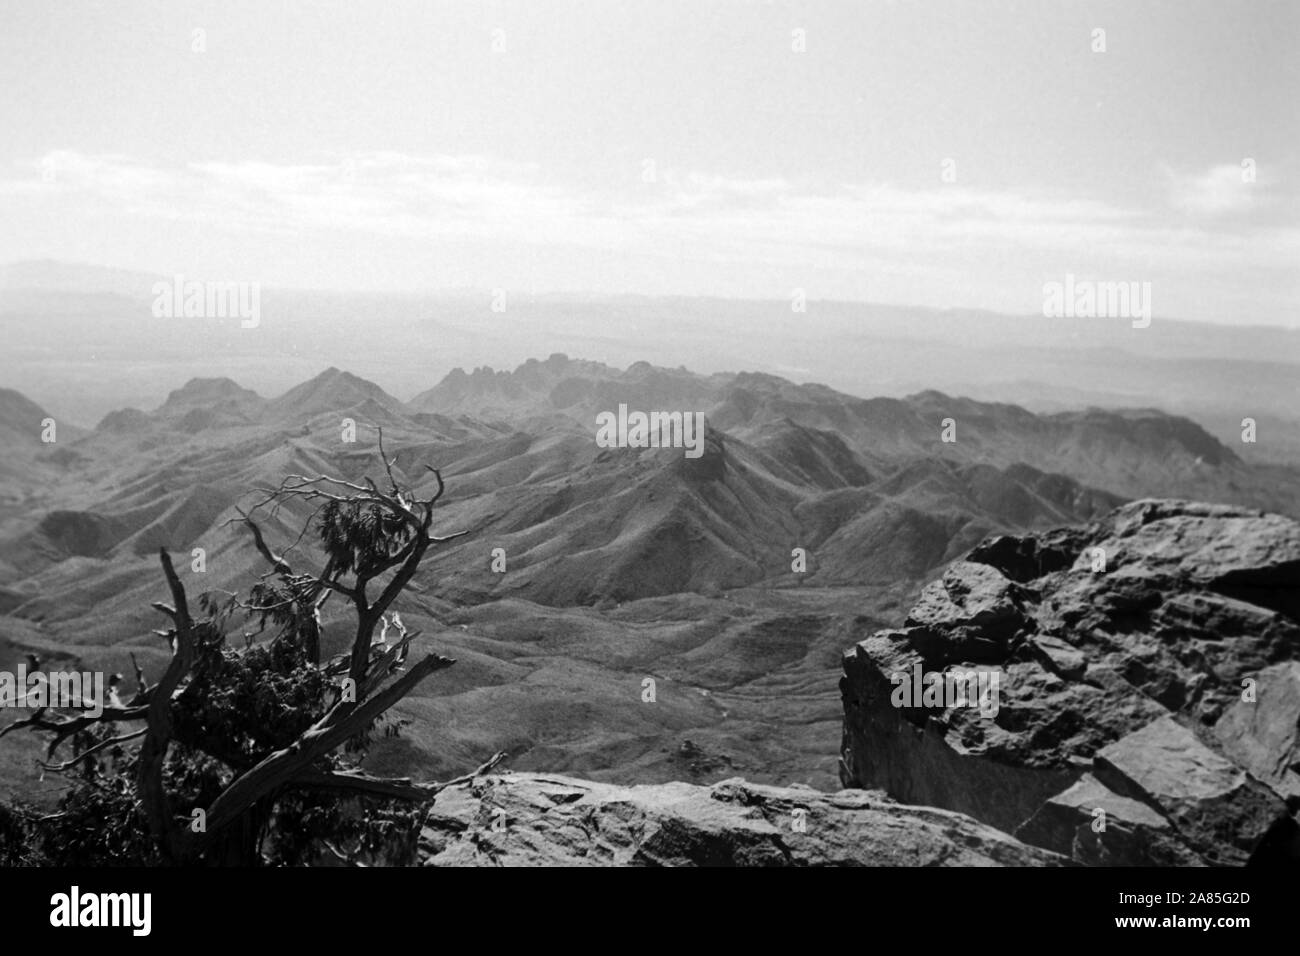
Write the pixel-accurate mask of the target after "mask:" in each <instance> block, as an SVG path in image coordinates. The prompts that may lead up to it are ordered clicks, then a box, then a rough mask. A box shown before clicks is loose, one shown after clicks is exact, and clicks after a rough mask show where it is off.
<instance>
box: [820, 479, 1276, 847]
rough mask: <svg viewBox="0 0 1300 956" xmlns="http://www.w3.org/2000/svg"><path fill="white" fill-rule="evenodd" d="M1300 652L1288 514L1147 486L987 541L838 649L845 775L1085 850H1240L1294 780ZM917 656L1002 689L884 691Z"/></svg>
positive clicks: (852, 782)
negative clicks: (1073, 522)
mask: <svg viewBox="0 0 1300 956" xmlns="http://www.w3.org/2000/svg"><path fill="white" fill-rule="evenodd" d="M1298 659H1300V525H1298V524H1297V523H1296V522H1295V521H1293V520H1291V519H1289V518H1285V517H1282V516H1280V515H1275V514H1266V513H1263V512H1259V511H1252V510H1247V509H1241V508H1235V507H1227V506H1216V505H1205V504H1195V503H1191V502H1183V501H1156V500H1146V501H1137V502H1133V503H1131V504H1128V505H1125V506H1123V507H1121V508H1119V509H1118V510H1116V511H1115V512H1113V513H1112V514H1110V515H1108V516H1107V517H1106V518H1104V519H1102V520H1100V521H1098V522H1096V523H1095V524H1093V525H1091V526H1089V527H1086V528H1081V529H1065V530H1058V531H1052V532H1046V533H1041V534H1032V535H1025V536H1021V537H1011V536H1000V537H995V538H991V539H989V540H987V541H985V542H984V543H983V544H981V545H980V546H978V547H977V548H976V549H975V550H974V551H972V552H971V553H970V554H969V555H968V556H967V558H966V560H964V561H959V562H957V563H956V564H954V565H952V566H951V567H950V568H949V569H948V571H947V572H946V573H945V574H944V576H943V578H942V579H941V580H939V581H936V582H934V583H933V584H931V585H929V586H927V587H926V589H925V590H924V591H923V593H922V595H921V597H920V599H919V601H918V603H917V605H916V607H915V608H914V609H913V610H912V612H911V614H910V615H909V616H908V618H907V620H906V622H905V624H904V626H903V627H902V628H901V629H896V630H888V631H881V632H877V633H875V634H874V635H872V636H870V637H868V638H866V639H865V640H863V641H861V642H860V643H858V644H857V645H856V646H855V647H853V648H852V649H851V650H849V651H848V652H847V653H846V654H845V657H844V676H843V677H842V679H841V681H840V688H841V693H842V696H843V700H844V733H843V742H842V748H841V757H842V759H841V768H840V776H841V779H842V782H843V783H844V785H845V786H846V787H862V788H871V789H879V790H882V791H884V792H886V793H888V794H890V795H891V796H892V797H894V798H895V799H897V800H900V801H903V802H904V803H908V804H922V805H927V806H933V807H942V808H946V809H949V810H953V811H958V812H960V813H964V814H968V815H969V816H971V817H974V818H975V819H977V820H980V821H982V822H984V823H987V824H989V825H991V826H993V827H996V828H998V829H1000V830H1004V831H1006V832H1008V833H1011V834H1014V835H1015V836H1016V837H1018V838H1019V839H1020V840H1022V841H1024V842H1026V843H1029V844H1033V845H1036V846H1039V847H1043V848H1046V849H1050V850H1054V851H1057V852H1059V853H1062V854H1065V855H1068V856H1070V857H1072V858H1073V859H1074V860H1075V861H1077V862H1080V863H1086V864H1109V865H1120V864H1151V865H1241V864H1242V863H1244V862H1246V860H1247V858H1248V856H1249V854H1250V852H1251V848H1252V847H1253V846H1254V844H1255V842H1256V840H1258V838H1259V837H1260V836H1261V834H1263V833H1264V832H1265V831H1266V830H1267V829H1268V828H1269V825H1270V823H1272V822H1273V821H1274V820H1277V819H1279V818H1281V817H1283V816H1285V804H1284V798H1286V797H1288V796H1292V795H1295V794H1300V660H1298ZM918 664H919V665H920V673H922V674H929V673H931V672H947V671H952V670H954V669H962V670H966V669H969V668H970V667H971V666H972V665H973V666H976V667H981V668H985V669H992V670H995V671H997V672H998V673H999V674H1000V675H1001V680H1000V685H999V689H998V690H999V694H998V696H999V700H998V706H997V707H996V708H984V709H979V708H975V707H971V706H963V705H962V704H961V702H960V701H958V702H957V703H955V704H953V703H952V701H951V700H949V701H945V703H948V704H951V706H946V707H944V706H938V707H924V706H906V707H903V706H900V707H895V706H894V705H893V703H892V701H891V697H892V696H893V695H892V691H893V690H894V686H895V685H894V683H892V682H891V679H890V678H891V676H894V675H898V674H911V673H913V669H914V668H915V667H916V665H918ZM898 699H899V701H900V703H909V702H907V701H903V700H902V699H901V696H900V697H899V698H898ZM910 703H911V704H917V703H919V702H917V701H912V702H910ZM992 710H995V711H996V712H995V713H991V712H990V711H992ZM833 799H841V800H842V799H845V798H844V797H843V796H842V795H838V796H836V797H835V798H833Z"/></svg>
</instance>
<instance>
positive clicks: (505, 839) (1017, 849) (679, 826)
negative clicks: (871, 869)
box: [420, 773, 1069, 866]
mask: <svg viewBox="0 0 1300 956" xmlns="http://www.w3.org/2000/svg"><path fill="white" fill-rule="evenodd" d="M420 856H421V858H422V860H423V862H424V864H425V865H427V866H550V865H554V866H618V865H632V866H637V865H641V866H731V865H734V866H818V865H826V866H1059V865H1063V864H1067V863H1068V862H1069V861H1068V860H1066V859H1065V858H1064V857H1062V856H1059V855H1057V854H1055V853H1051V852H1048V851H1046V850H1041V849H1038V848H1036V847H1030V846H1026V845H1025V844H1023V843H1021V842H1020V841H1018V840H1015V839H1013V838H1012V837H1010V836H1008V835H1007V834H1005V833H1001V832H999V831H997V830H995V829H994V828H992V827H989V826H986V825H985V824H982V823H978V822H976V821H974V820H971V819H970V818H969V817H966V816H963V815H962V814H959V813H953V812H951V811H948V810H937V809H933V808H929V807H909V806H905V805H902V804H898V803H895V802H894V801H893V800H891V799H889V798H888V797H886V796H884V795H883V794H881V793H876V792H871V791H865V790H845V791H840V792H839V793H822V792H821V791H818V790H813V789H811V788H806V787H790V788H782V787H769V786H760V785H758V784H752V783H747V782H745V781H744V780H739V779H734V780H724V781H723V782H721V783H718V784H714V785H713V786H711V787H700V786H694V785H692V784H688V783H666V784H659V785H653V786H637V787H620V786H614V785H612V784H604V783H593V782H591V781H587V780H577V779H574V778H571V777H562V776H554V775H549V774H533V773H508V774H503V775H500V776H489V777H481V778H478V779H477V780H475V781H473V782H472V783H471V784H469V785H467V786H464V787H457V788H453V789H450V790H445V791H443V792H442V793H440V794H439V795H438V799H437V802H436V803H435V804H434V808H433V810H432V812H431V813H430V815H429V818H428V820H427V822H426V825H425V827H424V830H423V831H422V833H421V836H420Z"/></svg>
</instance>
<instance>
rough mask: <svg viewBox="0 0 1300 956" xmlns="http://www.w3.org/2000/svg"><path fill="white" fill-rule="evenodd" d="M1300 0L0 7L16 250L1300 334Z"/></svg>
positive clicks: (354, 279) (43, 2)
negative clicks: (1127, 289) (1195, 323)
mask: <svg viewBox="0 0 1300 956" xmlns="http://www.w3.org/2000/svg"><path fill="white" fill-rule="evenodd" d="M1298 41H1300V4H1296V3H1294V2H1276V3H1274V2H1262V0H1234V2H1226V0H1223V2H1208V0H1176V2H1156V0H1127V2H1119V3H1099V2H1075V0H1070V2H1065V0H1034V2H1024V3H1021V2H999V3H978V4H977V3H971V2H968V0H934V2H928V0H894V2H885V0H851V2H842V3H841V2H830V0H827V2H815V3H813V2H780V0H770V2H763V0H698V2H676V0H625V2H617V3H616V2H594V0H588V2H561V0H530V2H520V3H513V2H504V0H476V2H471V0H443V2H440V0H421V2H410V3H407V2H390V0H374V2H364V3H363V2H350V3H333V2H313V3H310V4H307V3H297V2H283V3H266V2H265V0H259V2H251V3H245V2H240V0H223V2H220V3H186V2H177V0H170V2H159V3H145V2H112V3H108V2H105V3H93V2H61V3H50V2H48V0H7V2H6V4H5V27H4V29H3V31H0V88H3V89H4V90H5V91H6V92H5V95H4V96H3V97H0V131H2V132H0V262H15V261H22V260H30V259H46V258H50V259H58V260H65V261H72V262H83V263H88V264H94V265H100V266H110V267H115V268H124V269H135V270H141V271H146V272H150V273H154V274H161V275H172V274H174V273H178V272H179V273H183V274H185V275H187V276H190V277H202V278H206V279H212V280H216V281H249V282H261V283H264V284H269V285H279V286H296V287H304V288H322V289H339V290H367V291H370V290H373V291H390V292H391V291H399V292H400V291H408V290H409V291H416V290H437V289H447V288H466V287H470V288H476V289H505V290H519V291H523V292H527V293H536V292H547V291H570V292H590V293H643V294H685V295H709V296H724V297H741V298H787V297H792V296H794V295H795V294H796V293H799V294H802V295H803V296H805V297H806V298H807V299H809V300H816V299H848V300H863V301H872V302H890V303H901V304H907V305H922V306H937V307H944V308H978V309H990V310H996V311H1003V312H1012V313H1035V312H1041V309H1042V306H1043V299H1044V284H1045V283H1048V282H1060V281H1063V280H1064V279H1065V277H1066V276H1067V275H1072V276H1075V277H1076V278H1078V279H1091V280H1095V281H1125V282H1128V281H1133V282H1150V283H1151V290H1152V291H1151V302H1152V310H1153V312H1155V313H1156V314H1158V315H1161V316H1167V317H1178V318H1188V319H1196V320H1202V321H1215V322H1223V323H1233V324H1243V325H1244V324H1258V323H1265V324H1275V325H1287V326H1297V325H1300V280H1298V279H1297V275H1298V270H1297V264H1300V186H1298V185H1297V184H1298V183H1300V110H1298V109H1297V104H1298V103H1300V57H1297V56H1296V55H1295V50H1296V48H1297V43H1298Z"/></svg>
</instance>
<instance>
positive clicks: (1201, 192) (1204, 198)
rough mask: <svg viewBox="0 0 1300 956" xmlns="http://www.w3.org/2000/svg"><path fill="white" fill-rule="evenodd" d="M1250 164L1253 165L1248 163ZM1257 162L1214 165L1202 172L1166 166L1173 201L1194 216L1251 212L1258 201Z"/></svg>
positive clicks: (1170, 202)
mask: <svg viewBox="0 0 1300 956" xmlns="http://www.w3.org/2000/svg"><path fill="white" fill-rule="evenodd" d="M1247 163H1249V166H1247V165H1246V164H1247ZM1254 172H1255V167H1254V162H1253V161H1251V160H1243V161H1242V165H1238V166H1234V165H1232V164H1225V165H1222V166H1214V167H1211V168H1210V169H1208V170H1206V171H1205V172H1202V173H1190V174H1189V173H1181V172H1178V171H1177V170H1174V169H1170V168H1168V167H1166V168H1165V170H1164V173H1165V176H1166V178H1167V181H1168V190H1169V204H1170V205H1171V206H1172V207H1173V208H1174V209H1177V210H1178V211H1180V212H1183V213H1188V214H1191V215H1194V216H1223V215H1229V214H1235V213H1245V212H1249V211H1251V210H1252V209H1253V208H1254V207H1255V204H1256V197H1257V195H1258V189H1259V188H1260V186H1259V183H1258V182H1256V181H1255V179H1254Z"/></svg>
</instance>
